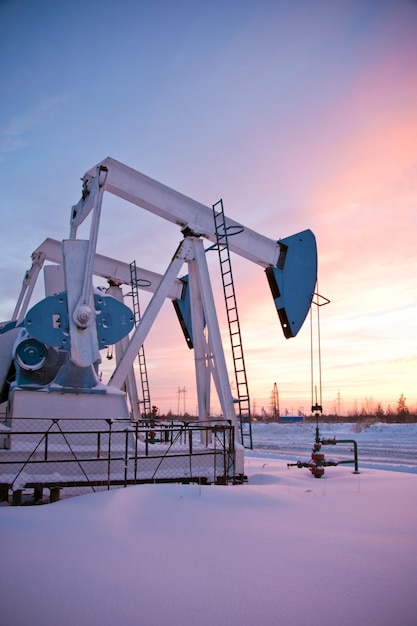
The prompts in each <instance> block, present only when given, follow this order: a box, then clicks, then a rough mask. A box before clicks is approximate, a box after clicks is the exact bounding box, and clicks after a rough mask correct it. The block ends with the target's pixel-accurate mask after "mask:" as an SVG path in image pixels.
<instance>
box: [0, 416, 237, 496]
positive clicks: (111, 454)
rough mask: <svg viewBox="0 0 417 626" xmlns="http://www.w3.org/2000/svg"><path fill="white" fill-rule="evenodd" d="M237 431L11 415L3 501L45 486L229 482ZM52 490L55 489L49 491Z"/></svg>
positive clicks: (1, 460)
mask: <svg viewBox="0 0 417 626" xmlns="http://www.w3.org/2000/svg"><path fill="white" fill-rule="evenodd" d="M234 478H235V447H234V428H233V426H232V425H231V424H230V423H229V422H227V421H225V420H214V421H210V422H204V423H200V422H191V423H187V422H177V421H166V422H165V421H160V420H155V421H154V420H152V421H149V420H146V421H145V420H140V421H135V422H133V421H130V420H127V419H102V420H97V419H81V418H77V419H73V418H71V419H68V418H59V419H46V418H45V419H37V418H13V423H12V424H6V423H3V424H0V491H1V494H0V497H2V498H3V499H8V492H9V490H11V491H12V492H13V493H14V494H16V495H15V497H14V500H15V501H16V502H15V503H18V500H19V499H20V495H19V494H21V493H22V491H23V490H27V489H34V490H37V493H38V494H39V493H41V491H42V489H43V488H44V487H46V488H49V489H50V490H51V499H52V493H54V494H57V493H58V495H59V491H57V490H60V489H69V488H77V487H89V488H91V489H92V490H94V491H96V490H97V489H110V488H112V487H115V486H119V487H120V486H127V485H132V484H140V483H153V482H200V483H216V484H227V483H229V482H232V481H233V480H234ZM52 490H54V491H52Z"/></svg>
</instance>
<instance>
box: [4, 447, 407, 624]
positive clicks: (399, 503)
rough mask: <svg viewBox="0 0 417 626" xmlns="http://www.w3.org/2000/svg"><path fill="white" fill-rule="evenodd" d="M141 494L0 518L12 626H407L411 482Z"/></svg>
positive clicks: (379, 478)
mask: <svg viewBox="0 0 417 626" xmlns="http://www.w3.org/2000/svg"><path fill="white" fill-rule="evenodd" d="M246 469H247V473H248V476H249V482H248V484H245V485H242V486H234V487H233V486H228V487H220V486H203V487H201V488H200V487H199V486H196V485H141V486H137V487H128V488H126V489H119V490H114V491H110V492H102V493H97V494H91V495H87V496H82V497H77V498H71V499H68V500H63V501H61V502H58V503H55V504H49V505H47V506H42V507H20V508H13V507H4V508H2V509H0V532H1V537H2V559H1V565H0V571H1V578H2V613H3V617H4V619H3V623H4V624H7V625H8V626H26V625H28V626H29V625H30V626H37V625H38V624H39V626H40V625H42V626H45V625H52V624H54V625H55V624H59V625H60V626H67V625H68V626H70V625H71V626H73V625H74V624H82V625H83V626H90V625H91V626H92V625H99V626H114V625H115V624H123V625H124V626H130V625H132V626H133V625H137V624H146V626H160V625H167V626H168V625H170V626H171V625H174V626H176V625H177V624H178V625H181V626H195V625H196V624H198V626H213V625H214V624H216V625H217V624H220V625H222V626H254V624H261V625H262V626H276V625H277V624H282V625H283V626H303V625H307V624H308V625H309V626H326V625H329V626H330V625H334V624H337V626H351V624H352V623H357V624H360V625H361V626H368V625H369V626H375V624H378V626H392V625H393V624H401V626H414V624H415V616H416V614H417V595H416V593H415V581H416V579H417V541H416V528H417V498H416V496H417V476H415V475H413V474H401V473H395V472H381V471H376V470H364V471H363V472H362V473H361V474H359V475H353V474H352V468H349V467H348V466H340V467H337V468H331V469H329V470H328V471H327V472H326V476H325V478H323V479H321V480H316V479H314V478H312V477H311V475H310V473H309V472H308V470H300V469H297V468H293V469H290V470H288V469H287V467H286V464H285V463H284V462H283V461H281V460H276V459H269V460H268V461H265V458H260V457H258V456H256V454H254V453H250V454H249V455H248V458H247V461H246Z"/></svg>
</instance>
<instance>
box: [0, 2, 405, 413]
mask: <svg viewBox="0 0 417 626" xmlns="http://www.w3.org/2000/svg"><path fill="white" fill-rule="evenodd" d="M416 58H417V3H416V2H415V1H412V0H365V1H364V0H349V1H348V0H317V1H316V2H314V3H313V2H310V1H308V0H288V1H285V0H275V1H267V0H258V1H257V2H252V1H246V0H239V1H237V0H226V1H217V0H213V1H211V2H205V3H202V2H198V1H195V0H177V1H176V2H170V1H165V0H153V1H145V0H139V1H129V0H120V1H119V2H118V3H117V4H116V3H113V2H109V1H106V0H104V1H101V2H95V1H94V0H92V1H90V2H87V3H86V2H80V1H77V0H74V2H71V3H68V2H63V1H56V2H51V1H47V0H38V1H37V2H36V3H33V2H30V1H29V0H1V1H0V59H1V62H0V78H1V86H2V96H3V97H2V106H1V110H0V202H1V211H2V228H1V231H0V246H1V248H0V249H1V254H0V285H1V287H0V319H1V320H8V319H10V317H11V315H12V312H13V309H14V306H15V303H16V300H17V297H18V295H19V291H20V287H21V282H22V279H23V276H24V273H25V271H26V270H27V269H28V268H29V267H30V264H31V253H32V251H33V250H34V249H35V248H37V247H38V245H39V244H40V243H41V242H42V241H43V240H44V239H45V238H46V237H52V238H54V239H58V240H62V239H64V238H67V237H68V236H69V219H70V211H71V206H72V205H74V204H76V203H77V202H78V200H79V198H80V196H81V182H80V179H81V178H82V176H83V175H84V173H85V172H86V171H87V170H89V169H90V168H92V167H93V166H94V165H95V164H96V163H98V162H100V161H101V160H102V159H104V158H105V157H107V156H111V157H112V158H114V159H117V160H118V161H121V162H122V163H126V164H127V165H129V166H130V167H133V168H134V169H136V170H138V171H140V172H143V173H144V174H146V175H148V176H150V177H152V178H154V179H156V180H158V181H160V182H162V183H164V184H165V185H168V186H170V187H172V188H174V189H176V190H178V191H180V192H182V193H184V194H185V195H187V196H190V197H191V198H194V199H195V200H198V201H199V202H201V203H203V204H206V205H207V206H212V204H214V203H215V202H217V201H218V200H219V199H220V198H222V199H223V203H224V208H225V212H226V215H228V216H229V217H230V218H232V219H234V220H236V221H238V222H241V223H242V224H244V225H245V226H247V227H250V228H252V229H253V230H256V231H258V232H260V233H262V234H265V235H267V236H268V237H271V238H273V239H279V238H280V237H286V236H289V235H291V234H294V233H296V232H299V231H302V230H304V229H306V228H310V229H311V230H312V231H313V232H314V233H315V235H316V238H317V245H318V254H319V283H318V292H319V293H320V294H321V295H323V296H325V297H326V298H328V299H329V300H330V304H328V305H326V306H323V307H320V308H319V309H318V307H313V337H314V341H313V350H311V336H310V335H311V332H310V322H309V320H307V321H306V323H305V325H304V327H303V328H302V329H301V331H300V333H299V335H298V336H297V337H295V338H292V339H289V340H287V339H285V338H284V336H283V334H282V332H281V329H280V325H279V322H278V318H277V315H276V311H275V307H274V305H273V301H272V298H271V294H270V292H269V288H268V285H267V281H266V278H265V276H264V274H263V270H262V268H260V267H258V266H257V265H255V264H253V263H250V262H249V261H246V260H244V259H242V258H240V257H238V256H237V255H234V256H232V267H233V273H234V279H235V286H236V296H237V302H238V308H239V318H240V323H241V332H242V341H243V348H244V355H245V363H246V369H247V374H248V384H249V392H250V397H251V400H252V410H253V411H254V409H255V410H256V411H257V412H261V410H262V408H264V410H265V411H266V412H268V411H269V410H270V408H271V393H272V390H273V385H274V383H275V382H276V383H277V386H278V390H279V400H280V410H281V411H284V410H288V411H290V412H292V411H294V412H296V411H298V410H302V411H306V412H309V411H310V407H311V403H312V394H311V390H312V389H313V390H314V389H315V388H316V387H318V389H320V388H321V389H322V398H321V399H322V404H323V408H324V411H325V412H332V411H334V410H337V411H338V412H345V413H348V412H350V411H355V410H357V411H360V410H361V409H362V408H366V409H367V410H372V409H373V408H375V407H376V406H377V404H378V403H381V404H382V406H383V408H384V409H385V410H386V409H387V408H388V407H391V408H392V409H393V410H395V409H396V407H397V402H398V399H399V397H400V395H401V394H404V396H405V397H406V402H407V405H408V406H409V408H417V388H416V375H417V339H416V337H417V319H416V314H415V313H416V305H417V290H416V270H417V251H416V245H415V238H416V232H417V223H416V221H417V210H416V197H417V193H416V192H417V65H416V63H415V59H416ZM181 238H182V236H181V233H180V232H179V230H178V229H177V228H176V227H174V226H173V225H171V224H167V223H165V222H163V221H162V220H160V219H158V218H155V217H154V216H150V215H149V214H148V213H146V212H145V211H142V210H140V209H138V208H137V207H133V206H130V205H128V204H127V203H125V202H123V201H121V200H118V199H116V198H114V197H112V196H110V195H108V196H106V198H105V201H104V205H103V214H102V220H101V224H100V234H99V243H98V251H99V252H101V253H102V254H106V255H107V256H111V257H113V258H117V259H120V260H123V261H127V262H131V261H132V260H135V261H136V263H137V265H138V266H141V267H145V268H147V269H150V270H153V271H156V272H159V273H163V272H164V271H165V270H166V268H167V265H168V262H169V259H170V256H171V255H172V253H173V252H174V251H175V249H176V247H177V245H178V243H179V241H180V240H181ZM210 254H211V255H212V257H211V259H210V261H209V264H210V268H211V271H212V275H213V278H212V282H213V289H214V291H215V297H216V302H217V304H218V316H219V319H220V322H221V329H222V336H223V339H224V345H225V351H226V358H227V361H228V370H229V371H230V379H231V382H232V390H233V384H234V383H233V373H232V372H233V366H232V363H231V360H230V350H229V348H228V345H229V344H228V342H229V339H228V329H227V325H226V324H225V315H224V305H223V303H222V293H221V286H220V279H219V275H218V268H217V266H216V258H215V255H214V254H213V253H208V255H210ZM216 270H217V274H216ZM184 273H185V272H184ZM141 297H142V296H141ZM143 298H144V299H143V303H142V309H143V307H145V306H146V304H147V300H146V295H144V296H143ZM318 311H319V314H320V337H321V351H320V354H321V377H320V370H319V367H318V346H317V338H316V334H317V333H316V330H314V329H317V326H316V318H317V312H318ZM145 352H146V358H147V368H148V376H149V386H150V393H151V397H152V402H153V403H154V404H156V405H157V406H159V407H160V409H161V411H162V412H166V411H168V410H172V411H173V412H176V411H177V408H178V405H179V404H180V403H179V400H180V398H181V404H183V406H182V407H180V409H182V410H184V409H185V410H186V411H187V412H189V413H193V412H194V411H195V409H196V393H195V382H194V365H193V359H192V354H191V353H190V351H189V350H188V348H187V347H186V345H185V342H184V340H183V337H182V333H181V330H180V329H179V326H178V323H177V320H176V317H175V314H174V312H173V307H172V304H171V303H170V302H167V303H166V305H164V308H163V311H162V312H161V315H160V317H159V318H158V321H157V323H156V324H155V325H154V327H153V328H152V330H151V332H150V334H149V336H148V338H147V341H146V343H145ZM311 352H313V368H312V367H311ZM106 367H108V364H107V363H106V362H105V359H104V364H103V368H104V369H105V368H106ZM312 369H313V375H311V370H312ZM179 389H186V393H185V394H184V395H183V396H181V395H180V394H179V393H178V390H179ZM216 402H217V401H216V399H215V398H214V397H213V412H214V413H215V412H216V411H217V410H218V405H217V404H216Z"/></svg>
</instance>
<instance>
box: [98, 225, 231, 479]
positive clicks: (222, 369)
mask: <svg viewBox="0 0 417 626" xmlns="http://www.w3.org/2000/svg"><path fill="white" fill-rule="evenodd" d="M185 262H186V263H187V264H188V265H189V277H190V289H191V294H192V297H191V316H192V323H193V337H194V350H195V355H194V358H195V372H196V384H197V395H198V410H199V418H200V419H202V420H204V419H208V418H209V412H210V382H211V378H210V377H211V376H212V377H213V382H214V385H215V388H216V391H217V395H218V398H219V402H220V406H221V409H222V413H223V416H224V418H225V419H227V420H229V421H230V423H231V424H232V425H233V426H234V428H235V445H236V473H237V474H243V446H242V445H241V444H240V441H239V440H238V437H239V422H238V420H237V418H236V413H235V409H234V402H233V396H232V392H231V389H230V384H229V379H228V373H227V367H226V360H225V356H224V351H223V345H222V341H221V334H220V328H219V324H218V320H217V314H216V308H215V302H214V296H213V292H212V288H211V281H210V275H209V271H208V267H207V260H206V255H205V250H204V244H203V241H202V239H201V238H199V237H198V236H194V235H192V236H187V237H185V238H184V240H183V241H182V242H181V244H180V246H179V247H178V249H177V251H176V253H175V254H174V257H173V258H172V260H171V263H170V264H169V266H168V269H167V271H166V272H165V275H164V276H163V278H162V281H161V282H160V284H159V287H158V289H157V290H156V291H155V293H154V295H153V297H152V299H151V301H150V302H149V304H148V306H147V308H146V310H145V312H144V313H143V315H142V318H141V320H140V322H139V323H138V325H137V327H136V329H135V331H134V333H133V335H132V337H131V339H130V342H129V345H128V346H127V348H126V350H125V352H124V355H123V357H122V358H121V360H120V361H119V363H118V364H117V367H116V369H115V371H114V372H113V375H112V377H111V379H110V381H109V385H112V386H114V387H119V388H120V387H121V386H122V385H123V383H124V380H125V378H126V375H127V372H128V371H129V368H130V367H131V365H132V363H133V360H134V359H135V358H136V355H137V353H138V351H139V349H140V347H141V346H142V345H143V343H144V341H145V338H146V336H147V334H148V332H149V330H150V329H151V327H152V325H153V323H154V321H155V319H156V317H157V315H158V313H159V311H160V309H161V307H162V304H163V302H164V300H165V298H166V297H167V293H168V292H169V290H170V289H171V288H172V284H173V282H174V281H175V280H176V279H177V275H178V273H179V271H180V270H181V267H182V265H183V264H184V263H185ZM204 322H205V327H204Z"/></svg>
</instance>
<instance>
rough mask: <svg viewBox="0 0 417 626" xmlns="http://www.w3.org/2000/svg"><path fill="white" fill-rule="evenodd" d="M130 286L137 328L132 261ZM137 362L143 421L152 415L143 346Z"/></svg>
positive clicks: (136, 285)
mask: <svg viewBox="0 0 417 626" xmlns="http://www.w3.org/2000/svg"><path fill="white" fill-rule="evenodd" d="M130 285H131V287H132V292H131V295H132V303H133V315H134V318H135V326H137V325H138V324H139V321H140V307H139V288H138V277H137V273H136V261H132V263H131V264H130ZM138 362H139V373H140V383H141V387H142V396H143V412H142V415H143V417H144V419H149V418H150V417H151V415H152V406H151V397H150V394H149V382H148V372H147V369H146V359H145V349H144V347H143V346H141V348H140V349H139V352H138Z"/></svg>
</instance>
